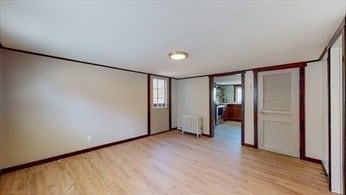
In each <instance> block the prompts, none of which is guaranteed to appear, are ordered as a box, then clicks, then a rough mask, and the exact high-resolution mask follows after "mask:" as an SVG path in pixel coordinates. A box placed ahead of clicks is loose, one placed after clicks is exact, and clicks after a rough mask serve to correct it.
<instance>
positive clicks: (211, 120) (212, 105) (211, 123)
mask: <svg viewBox="0 0 346 195" xmlns="http://www.w3.org/2000/svg"><path fill="white" fill-rule="evenodd" d="M237 74H240V75H241V90H242V100H241V126H240V129H241V145H245V141H244V140H245V134H244V122H245V71H238V72H228V73H223V74H215V75H209V76H208V77H209V137H214V135H215V103H214V100H213V90H214V79H215V77H222V76H232V75H237Z"/></svg>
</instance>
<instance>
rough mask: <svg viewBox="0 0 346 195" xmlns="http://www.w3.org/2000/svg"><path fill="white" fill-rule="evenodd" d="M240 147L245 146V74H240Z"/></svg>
mask: <svg viewBox="0 0 346 195" xmlns="http://www.w3.org/2000/svg"><path fill="white" fill-rule="evenodd" d="M241 118H242V119H241V120H242V121H241V124H240V125H241V145H242V146H244V145H245V72H242V73H241Z"/></svg>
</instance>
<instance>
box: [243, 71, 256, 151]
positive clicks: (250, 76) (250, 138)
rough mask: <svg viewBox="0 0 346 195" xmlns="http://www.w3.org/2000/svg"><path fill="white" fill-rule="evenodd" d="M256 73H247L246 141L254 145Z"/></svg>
mask: <svg viewBox="0 0 346 195" xmlns="http://www.w3.org/2000/svg"><path fill="white" fill-rule="evenodd" d="M253 86H254V73H253V72H252V71H246V73H245V109H244V110H245V123H244V142H245V143H246V144H250V145H254V113H253V112H254V91H253Z"/></svg>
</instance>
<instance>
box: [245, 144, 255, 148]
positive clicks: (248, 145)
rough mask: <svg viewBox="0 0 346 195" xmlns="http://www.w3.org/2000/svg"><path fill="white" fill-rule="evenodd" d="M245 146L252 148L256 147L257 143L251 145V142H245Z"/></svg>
mask: <svg viewBox="0 0 346 195" xmlns="http://www.w3.org/2000/svg"><path fill="white" fill-rule="evenodd" d="M242 145H243V146H246V147H251V148H256V147H255V145H251V144H247V143H244V144H242Z"/></svg>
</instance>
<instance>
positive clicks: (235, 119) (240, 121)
mask: <svg viewBox="0 0 346 195" xmlns="http://www.w3.org/2000/svg"><path fill="white" fill-rule="evenodd" d="M241 115H242V113H241ZM224 121H236V122H242V120H241V119H239V120H238V119H224Z"/></svg>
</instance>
